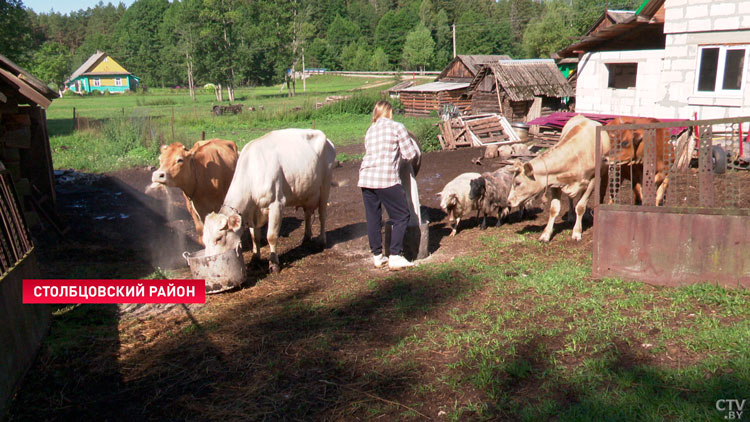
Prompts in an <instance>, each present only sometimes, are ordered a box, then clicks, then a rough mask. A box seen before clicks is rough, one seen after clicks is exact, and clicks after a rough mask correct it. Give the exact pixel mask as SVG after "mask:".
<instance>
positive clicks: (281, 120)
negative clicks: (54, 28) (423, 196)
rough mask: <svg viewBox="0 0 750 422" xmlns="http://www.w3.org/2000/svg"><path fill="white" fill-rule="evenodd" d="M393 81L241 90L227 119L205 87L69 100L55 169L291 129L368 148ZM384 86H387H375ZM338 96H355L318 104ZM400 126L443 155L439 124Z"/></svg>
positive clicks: (122, 164)
mask: <svg viewBox="0 0 750 422" xmlns="http://www.w3.org/2000/svg"><path fill="white" fill-rule="evenodd" d="M391 82H393V81H390V80H388V79H376V78H372V79H366V78H352V77H343V76H331V75H320V76H314V77H312V78H310V79H309V80H308V84H307V85H308V86H307V88H308V89H307V92H305V93H303V92H301V91H302V90H301V86H300V89H299V90H298V94H297V95H296V96H295V97H288V96H287V95H286V92H284V93H279V87H278V86H276V87H256V88H241V89H238V90H237V91H236V101H235V103H242V104H244V106H245V110H244V111H243V113H241V114H238V115H226V116H214V115H213V114H212V113H211V110H212V106H213V105H215V104H217V102H216V99H215V96H214V95H213V91H210V92H208V91H205V90H202V89H201V90H199V91H198V95H197V99H196V102H195V103H194V102H193V101H192V100H191V99H190V97H189V95H188V93H187V91H186V90H170V89H151V90H149V91H148V92H147V93H138V94H130V93H128V94H122V95H114V94H112V95H99V94H96V95H89V96H84V97H79V96H75V95H72V96H65V97H64V98H60V99H57V100H55V101H53V103H52V105H51V106H50V109H49V110H48V113H47V118H48V126H49V132H50V144H51V146H52V150H53V163H54V166H55V168H73V169H77V170H82V171H90V172H105V171H112V170H118V169H123V168H128V167H135V166H145V165H155V164H156V163H157V157H158V147H159V145H161V144H164V143H171V142H173V141H175V142H182V143H183V144H185V145H186V146H188V147H190V146H192V145H193V144H194V143H195V142H196V141H198V140H199V139H201V136H202V135H203V134H205V137H206V139H210V138H222V139H229V140H232V141H235V142H236V143H237V144H238V146H239V147H240V148H242V147H243V146H244V145H245V144H246V143H248V142H250V141H251V140H253V139H255V138H258V137H260V136H262V135H263V134H265V133H267V132H269V131H271V130H274V129H283V128H291V127H296V128H316V129H320V130H322V131H323V132H324V133H325V134H326V135H327V136H328V138H329V139H331V141H332V142H333V143H334V144H335V145H336V146H337V147H342V146H346V145H351V144H355V143H361V142H362V141H363V138H364V134H365V132H366V131H367V128H368V127H369V125H370V113H371V110H372V105H373V104H374V102H375V101H376V100H377V99H379V98H380V94H379V93H380V91H381V90H383V89H385V88H387V87H389V85H390V84H391ZM380 83H385V85H381V86H377V87H375V86H374V85H376V84H380ZM371 86H373V87H372V88H368V87H371ZM331 95H343V96H350V97H351V98H349V99H346V100H343V101H339V102H335V103H332V104H328V105H325V106H323V107H322V108H318V109H316V107H315V104H316V103H323V102H325V99H326V97H328V96H331ZM225 103H226V102H225ZM249 106H254V107H256V108H259V106H263V110H258V111H248V110H247V107H249ZM74 108H75V113H76V115H77V116H79V117H85V118H87V119H88V126H87V125H86V122H85V121H83V122H81V124H82V127H78V126H77V124H76V122H75V121H74V120H73V119H72V117H73V109H74ZM173 116H174V117H173ZM396 120H398V121H401V122H402V123H404V124H405V125H406V126H407V128H409V130H411V131H412V132H413V133H415V135H417V137H418V139H419V140H420V141H422V142H423V143H424V144H423V149H424V150H425V151H430V150H434V149H436V147H437V138H436V135H437V130H438V129H437V127H436V126H434V123H435V122H436V121H437V120H436V119H435V118H426V119H425V118H423V119H417V118H411V117H404V116H396ZM173 121H174V123H173ZM134 138H135V141H134V140H133V139H134ZM342 158H344V160H346V159H357V158H358V157H357V156H356V155H353V156H344V157H342ZM342 161H343V160H342Z"/></svg>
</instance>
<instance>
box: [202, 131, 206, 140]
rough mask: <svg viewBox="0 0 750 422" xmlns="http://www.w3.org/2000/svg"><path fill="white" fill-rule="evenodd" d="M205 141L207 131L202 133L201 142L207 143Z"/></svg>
mask: <svg viewBox="0 0 750 422" xmlns="http://www.w3.org/2000/svg"><path fill="white" fill-rule="evenodd" d="M205 140H206V131H205V130H202V131H201V141H205Z"/></svg>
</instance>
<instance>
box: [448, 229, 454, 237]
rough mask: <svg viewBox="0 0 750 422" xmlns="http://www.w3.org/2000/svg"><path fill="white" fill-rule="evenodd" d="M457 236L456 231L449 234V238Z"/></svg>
mask: <svg viewBox="0 0 750 422" xmlns="http://www.w3.org/2000/svg"><path fill="white" fill-rule="evenodd" d="M455 235H456V231H455V230H451V234H449V235H448V237H453V236H455Z"/></svg>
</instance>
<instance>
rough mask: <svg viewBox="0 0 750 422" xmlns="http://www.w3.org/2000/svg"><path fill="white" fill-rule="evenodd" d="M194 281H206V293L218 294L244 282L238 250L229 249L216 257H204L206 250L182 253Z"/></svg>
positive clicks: (241, 261) (242, 262)
mask: <svg viewBox="0 0 750 422" xmlns="http://www.w3.org/2000/svg"><path fill="white" fill-rule="evenodd" d="M182 256H183V257H184V258H185V260H186V261H187V264H188V266H189V267H190V272H192V274H193V277H194V278H195V279H196V280H201V279H203V280H206V293H219V292H223V291H226V290H230V289H233V288H235V287H237V286H239V285H240V284H242V283H244V282H245V279H246V277H247V274H246V270H245V261H244V260H243V259H242V253H241V252H240V248H237V249H230V250H228V251H226V252H224V253H221V254H218V255H209V256H206V250H205V249H202V250H200V251H198V252H193V253H189V252H184V253H183V254H182Z"/></svg>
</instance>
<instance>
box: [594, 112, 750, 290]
mask: <svg viewBox="0 0 750 422" xmlns="http://www.w3.org/2000/svg"><path fill="white" fill-rule="evenodd" d="M747 122H750V117H744V118H734V119H716V120H702V121H683V122H669V123H653V124H645V125H643V124H641V125H620V126H611V127H606V126H602V127H599V128H597V144H596V145H597V146H596V151H597V171H596V193H595V195H594V198H595V201H596V205H595V211H594V219H595V221H594V242H593V275H594V276H595V277H620V278H624V279H631V280H640V281H644V282H648V283H651V284H657V285H664V286H678V285H685V284H692V283H698V282H710V283H716V284H720V285H723V286H726V287H744V288H750V186H746V185H747V183H748V181H750V178H747V175H748V174H747V173H745V172H744V171H743V170H739V167H738V164H739V163H741V162H742V160H743V159H744V157H742V155H743V154H741V153H740V151H742V150H744V149H745V148H746V145H747V144H745V148H742V143H741V138H742V137H743V135H742V125H743V124H744V123H747ZM673 127H692V128H694V129H695V131H694V133H697V134H699V136H698V140H697V154H696V155H697V162H698V165H697V169H696V168H695V167H694V166H682V168H680V166H678V165H676V163H677V161H678V160H679V158H680V157H679V156H677V154H676V153H675V152H676V151H677V150H678V148H677V145H676V144H675V143H674V142H670V144H671V145H672V147H670V148H667V151H666V157H667V161H668V163H667V164H668V166H669V167H668V169H669V170H668V173H667V175H668V179H669V182H668V187H667V189H666V194H665V197H664V200H663V204H661V206H657V204H656V192H657V186H656V183H655V182H656V181H655V175H656V170H657V167H656V164H657V162H656V130H655V129H657V128H673ZM747 127H748V126H747V125H745V128H747ZM625 129H645V130H644V138H643V142H644V156H643V161H642V162H641V163H639V164H635V165H642V166H643V174H644V176H643V184H642V192H643V194H642V197H643V203H642V204H641V205H634V200H633V198H634V194H633V193H632V189H631V188H632V187H633V186H632V183H633V182H632V180H631V181H630V182H629V183H627V182H626V180H625V176H627V174H628V171H629V170H630V171H632V167H631V168H627V167H626V166H620V167H618V166H614V165H613V166H609V167H608V170H609V171H608V180H605V182H606V184H604V185H602V184H601V182H602V180H601V177H602V172H601V171H600V170H601V169H602V166H604V165H605V164H603V163H602V159H603V158H604V157H603V156H602V154H601V153H600V143H601V132H603V131H607V132H608V133H609V136H610V139H611V145H613V150H612V151H610V154H615V153H617V148H618V147H619V145H620V142H619V139H618V136H620V135H619V134H620V133H622V132H618V131H619V130H625ZM745 134H747V131H745ZM690 141H691V142H696V141H695V140H690ZM717 146H720V151H719V148H717ZM743 152H745V151H743ZM722 153H723V154H722ZM691 158H692V157H691ZM743 176H745V177H744V178H743ZM600 189H607V191H608V192H609V193H610V196H608V197H607V198H605V201H604V202H605V203H600V195H599V191H600ZM609 198H612V199H611V200H612V201H613V203H612V204H607V202H609V201H610V199H609Z"/></svg>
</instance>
